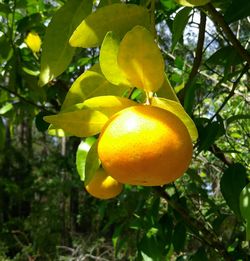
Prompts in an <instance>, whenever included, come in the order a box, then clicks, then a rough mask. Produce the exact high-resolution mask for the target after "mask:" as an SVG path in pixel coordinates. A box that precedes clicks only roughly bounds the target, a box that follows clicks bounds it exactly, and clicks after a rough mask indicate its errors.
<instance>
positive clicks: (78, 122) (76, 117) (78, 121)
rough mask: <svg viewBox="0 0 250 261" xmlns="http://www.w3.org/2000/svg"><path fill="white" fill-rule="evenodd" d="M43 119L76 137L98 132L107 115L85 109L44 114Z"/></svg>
mask: <svg viewBox="0 0 250 261" xmlns="http://www.w3.org/2000/svg"><path fill="white" fill-rule="evenodd" d="M44 120H45V121H47V122H49V123H51V124H53V125H54V126H55V127H56V128H59V129H63V130H64V131H66V132H69V133H71V134H72V135H75V136H77V137H88V136H93V135H96V134H98V133H99V132H100V131H101V129H102V127H103V125H104V124H105V123H106V122H107V120H108V117H107V116H106V115H104V114H103V113H101V112H99V111H95V110H87V109H86V110H78V111H72V112H65V113H59V114H57V115H52V116H45V117H44Z"/></svg>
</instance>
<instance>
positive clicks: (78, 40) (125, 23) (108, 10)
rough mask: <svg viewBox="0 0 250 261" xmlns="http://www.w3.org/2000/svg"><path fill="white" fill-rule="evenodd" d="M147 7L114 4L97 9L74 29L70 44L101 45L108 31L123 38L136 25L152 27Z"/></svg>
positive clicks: (84, 46)
mask: <svg viewBox="0 0 250 261" xmlns="http://www.w3.org/2000/svg"><path fill="white" fill-rule="evenodd" d="M149 21H150V19H149V14H148V11H147V9H146V8H144V7H142V6H138V5H134V4H121V3H119V4H112V5H108V6H104V7H102V8H99V9H97V11H96V12H94V13H92V14H91V15H89V16H88V17H87V18H86V19H85V20H84V21H83V22H82V23H81V24H80V25H79V26H78V27H77V28H76V30H75V31H74V33H73V35H72V36H71V38H70V44H71V45H72V46H74V47H83V48H88V47H96V46H100V45H101V43H102V41H103V39H104V37H105V35H106V33H107V32H109V31H112V32H114V33H115V34H116V35H117V36H118V38H119V39H121V38H122V37H123V36H124V35H125V34H126V32H127V31H129V30H131V29H132V28H133V27H134V26H135V25H142V26H144V27H146V28H149V27H150V23H149Z"/></svg>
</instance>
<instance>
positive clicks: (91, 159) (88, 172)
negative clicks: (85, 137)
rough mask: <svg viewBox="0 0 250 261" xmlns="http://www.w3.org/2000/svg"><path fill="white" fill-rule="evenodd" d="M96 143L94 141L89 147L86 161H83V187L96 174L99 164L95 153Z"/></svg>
mask: <svg viewBox="0 0 250 261" xmlns="http://www.w3.org/2000/svg"><path fill="white" fill-rule="evenodd" d="M97 144H98V141H96V142H95V143H94V144H93V145H92V146H91V148H90V150H89V152H88V155H87V158H86V162H85V181H84V185H85V187H86V186H87V185H88V184H89V182H90V181H91V179H92V178H93V176H94V175H95V174H96V172H97V170H98V169H99V167H100V165H101V161H100V160H99V157H98V153H97Z"/></svg>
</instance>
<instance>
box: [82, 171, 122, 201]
mask: <svg viewBox="0 0 250 261" xmlns="http://www.w3.org/2000/svg"><path fill="white" fill-rule="evenodd" d="M85 188H86V190H87V191H88V193H89V194H90V195H92V196H93V197H96V198H99V199H110V198H114V197H116V196H118V195H119V194H120V193H121V191H122V188H123V185H122V184H121V183H119V182H118V181H116V180H115V179H114V178H112V177H110V176H109V175H107V173H106V172H105V170H104V169H102V168H100V169H98V170H97V171H96V173H95V175H94V176H93V178H92V179H91V180H90V181H89V182H88V183H87V184H85Z"/></svg>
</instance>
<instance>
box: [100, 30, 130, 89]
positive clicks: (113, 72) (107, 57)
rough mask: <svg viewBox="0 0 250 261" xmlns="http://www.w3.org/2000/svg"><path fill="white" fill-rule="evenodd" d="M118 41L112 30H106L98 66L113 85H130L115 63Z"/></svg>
mask: <svg viewBox="0 0 250 261" xmlns="http://www.w3.org/2000/svg"><path fill="white" fill-rule="evenodd" d="M119 44H120V41H119V40H118V39H117V38H116V37H115V35H114V33H113V32H108V33H107V34H106V36H105V38H104V40H103V43H102V46H101V50H100V58H99V60H100V66H101V69H102V73H103V74H104V76H105V77H106V79H107V80H108V81H109V82H111V83H112V84H115V85H125V86H129V87H131V84H130V83H129V82H128V80H127V79H126V76H125V74H124V73H123V71H122V70H121V69H120V67H119V66H118V63H117V55H118V50H119Z"/></svg>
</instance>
